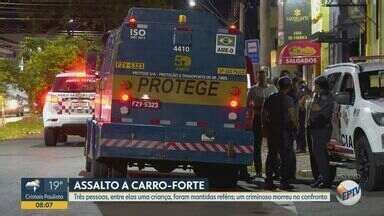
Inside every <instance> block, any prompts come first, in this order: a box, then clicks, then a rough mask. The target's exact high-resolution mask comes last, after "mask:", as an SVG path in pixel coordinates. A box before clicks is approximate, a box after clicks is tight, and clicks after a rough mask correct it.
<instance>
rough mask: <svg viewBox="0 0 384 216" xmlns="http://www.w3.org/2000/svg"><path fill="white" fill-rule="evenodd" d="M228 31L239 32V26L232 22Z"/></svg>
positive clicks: (231, 32)
mask: <svg viewBox="0 0 384 216" xmlns="http://www.w3.org/2000/svg"><path fill="white" fill-rule="evenodd" d="M228 33H229V34H239V29H237V26H236V25H235V24H232V25H230V26H228Z"/></svg>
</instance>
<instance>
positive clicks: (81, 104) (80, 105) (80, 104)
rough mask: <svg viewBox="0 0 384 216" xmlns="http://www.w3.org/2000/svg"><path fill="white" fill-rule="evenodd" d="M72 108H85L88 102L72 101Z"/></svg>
mask: <svg viewBox="0 0 384 216" xmlns="http://www.w3.org/2000/svg"><path fill="white" fill-rule="evenodd" d="M71 106H72V109H86V108H88V103H86V102H72V103H71Z"/></svg>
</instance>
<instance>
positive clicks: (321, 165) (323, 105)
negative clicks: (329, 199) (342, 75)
mask: <svg viewBox="0 0 384 216" xmlns="http://www.w3.org/2000/svg"><path fill="white" fill-rule="evenodd" d="M315 92H316V94H315V96H314V99H313V102H312V104H310V105H309V106H310V107H309V112H310V114H309V121H308V128H309V130H310V134H311V144H312V151H313V156H314V159H315V161H316V164H317V168H318V171H319V174H320V175H319V176H318V178H317V179H316V182H315V183H313V184H312V185H311V186H312V187H319V188H329V187H331V184H332V182H330V181H331V179H330V167H329V158H328V150H327V144H328V142H329V140H330V138H331V134H332V112H333V106H334V100H333V97H332V95H331V93H330V91H329V84H328V80H327V79H326V78H325V77H320V78H318V79H317V80H316V81H315Z"/></svg>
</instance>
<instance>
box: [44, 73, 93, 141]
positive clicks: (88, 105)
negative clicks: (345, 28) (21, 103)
mask: <svg viewBox="0 0 384 216" xmlns="http://www.w3.org/2000/svg"><path fill="white" fill-rule="evenodd" d="M95 81H96V80H95V77H94V76H93V75H88V74H85V73H84V72H64V73H61V74H58V75H57V76H56V80H55V82H54V84H53V87H52V89H51V91H49V92H48V94H47V96H46V99H45V103H44V109H43V121H44V142H45V145H47V146H55V145H56V143H57V142H66V140H67V135H80V136H82V137H84V136H85V133H86V121H87V120H89V119H91V118H92V115H93V113H94V98H95V94H96V93H95Z"/></svg>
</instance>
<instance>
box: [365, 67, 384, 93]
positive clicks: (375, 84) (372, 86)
mask: <svg viewBox="0 0 384 216" xmlns="http://www.w3.org/2000/svg"><path fill="white" fill-rule="evenodd" d="M359 80H360V88H361V95H362V97H363V98H364V99H377V98H382V97H384V70H383V71H370V72H363V73H360V74H359Z"/></svg>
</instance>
